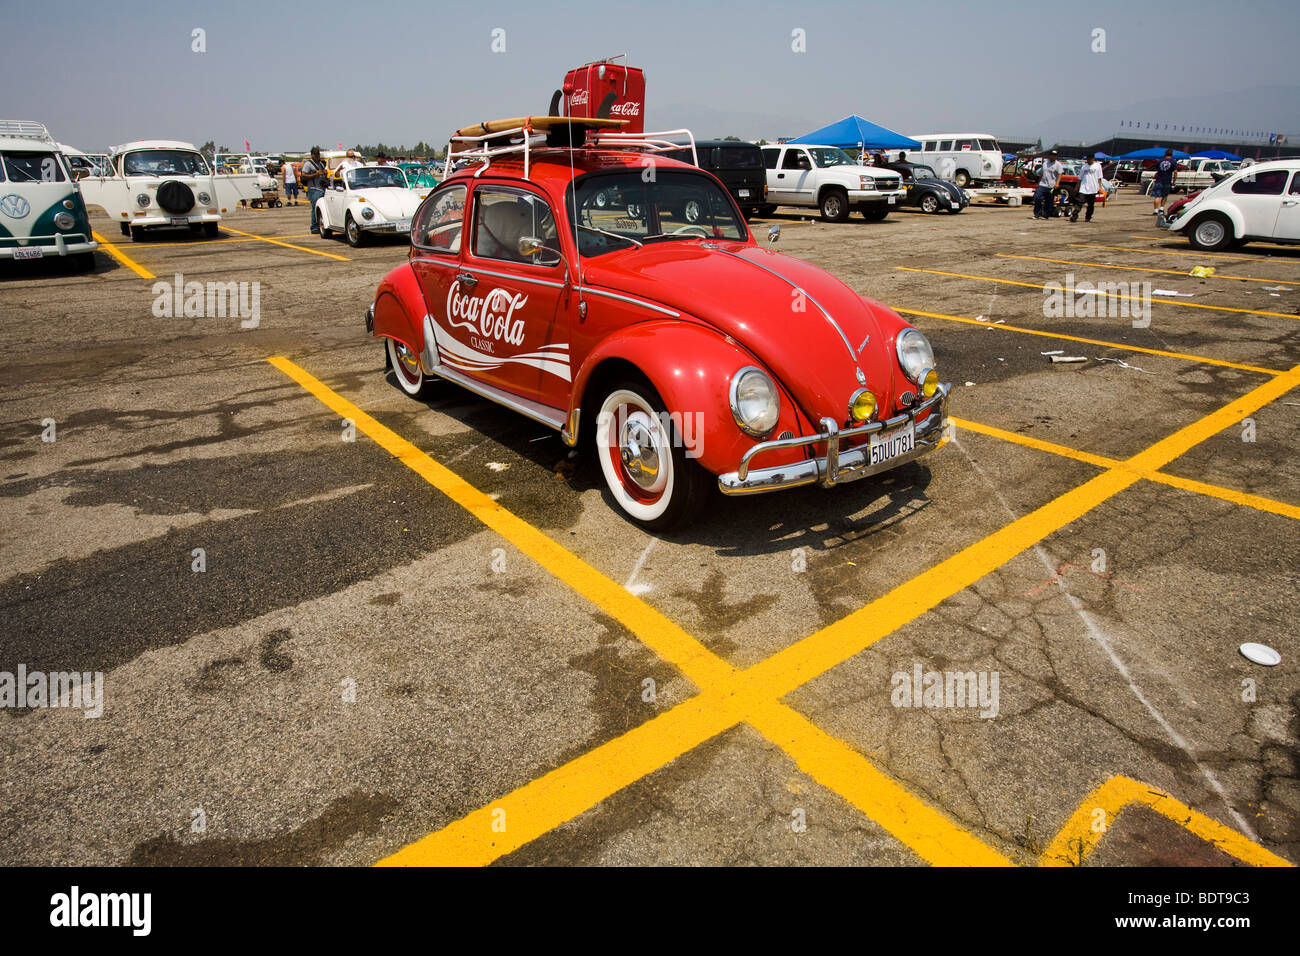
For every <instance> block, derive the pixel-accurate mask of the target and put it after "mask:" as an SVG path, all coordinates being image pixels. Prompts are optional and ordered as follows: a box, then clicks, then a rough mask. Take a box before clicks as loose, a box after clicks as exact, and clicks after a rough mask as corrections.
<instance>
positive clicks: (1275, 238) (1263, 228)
mask: <svg viewBox="0 0 1300 956" xmlns="http://www.w3.org/2000/svg"><path fill="white" fill-rule="evenodd" d="M1162 225H1164V226H1166V227H1167V228H1168V229H1169V230H1170V231H1171V232H1180V233H1182V234H1183V235H1185V236H1186V237H1187V239H1188V241H1189V242H1191V244H1192V246H1193V247H1195V248H1197V249H1205V250H1208V251H1214V250H1216V249H1226V248H1228V247H1229V246H1233V245H1242V244H1244V243H1247V242H1250V241H1251V240H1252V239H1258V240H1261V241H1263V242H1278V243H1288V244H1291V243H1300V159H1278V160H1271V161H1269V162H1265V163H1255V164H1254V165H1252V166H1247V167H1245V168H1244V169H1239V170H1237V171H1236V172H1234V173H1232V174H1231V175H1230V176H1228V177H1227V178H1226V179H1222V180H1220V181H1219V182H1218V183H1216V184H1215V185H1213V186H1211V187H1210V188H1209V189H1206V190H1203V191H1202V192H1199V193H1197V194H1196V195H1195V196H1193V197H1192V198H1191V199H1190V200H1189V201H1188V202H1187V203H1186V204H1185V205H1183V206H1181V207H1180V208H1179V209H1178V210H1177V211H1176V212H1175V213H1174V215H1173V217H1172V218H1171V219H1170V220H1169V221H1168V222H1165V223H1162Z"/></svg>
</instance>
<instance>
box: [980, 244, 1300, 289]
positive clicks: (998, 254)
mask: <svg viewBox="0 0 1300 956" xmlns="http://www.w3.org/2000/svg"><path fill="white" fill-rule="evenodd" d="M993 255H994V256H995V257H996V258H998V259H1027V260H1032V261H1033V262H1059V263H1060V264H1062V265H1066V266H1091V267H1092V268H1094V269H1119V270H1120V271H1122V272H1159V273H1162V274H1164V275H1170V276H1182V277H1183V278H1185V279H1200V278H1205V279H1234V280H1236V281H1238V282H1272V283H1273V284H1274V285H1300V282H1288V281H1287V280H1285V279H1259V278H1256V277H1254V276H1230V275H1226V274H1225V273H1222V272H1216V273H1215V274H1214V275H1212V276H1204V277H1202V276H1192V275H1188V274H1187V272H1185V271H1184V270H1182V269H1153V268H1151V267H1149V266H1117V265H1113V264H1111V263H1106V262H1076V261H1075V260H1073V259H1048V258H1046V257H1044V256H1011V255H1007V254H1006V253H1005V252H995V253H993Z"/></svg>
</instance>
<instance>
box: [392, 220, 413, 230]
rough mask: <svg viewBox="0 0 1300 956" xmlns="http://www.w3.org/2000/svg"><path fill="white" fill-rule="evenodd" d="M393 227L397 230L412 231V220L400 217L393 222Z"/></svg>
mask: <svg viewBox="0 0 1300 956" xmlns="http://www.w3.org/2000/svg"><path fill="white" fill-rule="evenodd" d="M393 228H394V229H395V230H396V231H397V232H410V231H411V220H409V219H398V220H397V221H396V222H394V223H393Z"/></svg>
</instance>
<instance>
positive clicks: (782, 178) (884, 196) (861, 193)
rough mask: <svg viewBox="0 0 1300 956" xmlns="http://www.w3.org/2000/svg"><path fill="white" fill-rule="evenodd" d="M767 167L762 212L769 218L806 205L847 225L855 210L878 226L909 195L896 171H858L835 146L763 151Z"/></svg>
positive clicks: (873, 168)
mask: <svg viewBox="0 0 1300 956" xmlns="http://www.w3.org/2000/svg"><path fill="white" fill-rule="evenodd" d="M763 165H764V166H765V167H767V205H765V206H763V207H762V208H761V209H760V210H759V212H760V213H762V214H763V215H765V216H770V215H771V214H772V213H773V212H774V211H775V210H776V207H777V206H808V207H814V208H817V209H820V210H821V214H822V218H823V219H826V220H828V221H830V222H843V221H844V220H845V219H847V218H849V212H850V210H852V209H857V210H858V211H859V212H860V213H862V218H864V219H866V220H867V221H868V222H879V221H880V220H881V219H884V218H885V217H886V216H887V215H889V210H891V209H895V208H897V206H898V205H899V204H900V203H901V202H902V201H903V196H905V195H907V193H906V190H904V189H903V180H902V177H901V176H899V174H898V173H897V172H895V171H894V170H892V169H883V168H881V167H879V166H860V165H858V162H857V160H855V159H854V158H853V157H851V156H850V155H849V154H848V153H846V152H844V150H842V149H840V148H839V147H837V146H805V145H803V144H787V145H784V146H764V147H763Z"/></svg>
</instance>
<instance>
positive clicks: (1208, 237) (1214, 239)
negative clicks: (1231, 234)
mask: <svg viewBox="0 0 1300 956" xmlns="http://www.w3.org/2000/svg"><path fill="white" fill-rule="evenodd" d="M1196 238H1197V239H1199V240H1201V242H1202V243H1203V244H1204V245H1207V246H1213V245H1216V244H1217V243H1219V242H1220V241H1222V239H1223V226H1222V224H1220V223H1217V222H1205V223H1202V224H1201V225H1200V227H1199V228H1197V230H1196Z"/></svg>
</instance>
